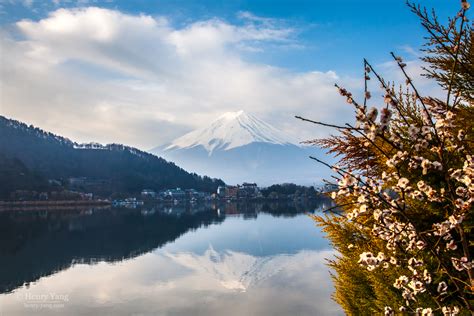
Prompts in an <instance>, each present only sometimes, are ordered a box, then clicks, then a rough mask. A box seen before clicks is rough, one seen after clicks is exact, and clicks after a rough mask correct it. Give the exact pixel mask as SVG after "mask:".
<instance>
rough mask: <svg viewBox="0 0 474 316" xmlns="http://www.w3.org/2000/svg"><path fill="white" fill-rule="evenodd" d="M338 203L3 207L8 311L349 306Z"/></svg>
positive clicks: (0, 244) (233, 311)
mask: <svg viewBox="0 0 474 316" xmlns="http://www.w3.org/2000/svg"><path fill="white" fill-rule="evenodd" d="M327 207H328V205H324V204H322V203H319V204H316V203H313V204H310V205H308V204H294V203H284V204H278V203H273V204H255V203H243V204H236V203H223V204H221V205H185V206H180V205H177V206H154V205H151V206H149V205H145V206H142V207H138V208H135V209H133V208H130V209H127V208H102V209H101V208H87V209H80V210H54V211H53V210H50V211H47V210H45V211H21V212H20V211H14V212H0V267H1V269H0V315H2V316H3V315H25V314H32V315H226V316H230V315H342V314H343V313H342V311H341V309H340V308H339V307H338V306H337V304H336V303H335V302H333V301H332V300H331V293H332V292H333V285H332V283H331V278H330V274H329V269H328V267H327V266H326V258H331V257H333V256H334V251H333V250H332V248H331V246H330V245H329V243H328V241H327V240H326V239H324V237H323V236H324V235H323V233H322V232H321V231H320V229H319V228H318V227H316V226H315V223H314V222H313V220H312V219H311V218H310V217H309V216H308V215H307V213H312V212H319V211H321V210H322V209H324V208H327Z"/></svg>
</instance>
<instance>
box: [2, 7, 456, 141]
mask: <svg viewBox="0 0 474 316" xmlns="http://www.w3.org/2000/svg"><path fill="white" fill-rule="evenodd" d="M417 3H419V4H421V5H422V6H427V7H428V8H429V9H431V8H435V9H436V11H437V14H438V15H439V17H440V19H441V20H442V21H443V20H445V19H446V17H448V16H452V15H454V14H456V12H457V11H458V10H459V7H460V6H459V3H457V2H456V1H446V0H423V1H421V0H420V1H419V2H417ZM425 35H426V34H425V32H424V30H423V29H422V27H421V26H420V24H419V20H418V18H417V17H416V16H415V15H414V14H413V13H411V12H410V10H409V9H408V8H407V6H406V5H405V2H404V1H402V0H387V1H372V0H368V1H362V0H360V1H359V0H340V1H337V2H336V1H318V0H313V1H302V0H295V1H281V0H273V1H270V0H261V1H243V0H234V1H230V0H228V1H224V0H215V1H211V0H204V1H193V0H176V1H170V0H166V1H152V0H135V1H127V0H106V1H93V0H70V1H67V0H52V1H49V0H43V1H35V0H23V1H15V0H0V41H1V42H0V44H1V47H0V48H1V51H0V115H4V116H6V117H9V118H13V119H17V120H20V121H23V122H26V123H28V124H33V125H35V126H39V127H40V128H43V129H45V130H48V131H51V132H54V133H57V134H60V135H62V136H66V137H68V138H71V139H72V140H74V141H77V142H92V141H95V142H101V143H112V142H114V143H124V144H127V145H131V146H136V147H138V148H141V149H144V150H147V149H150V148H152V147H155V146H158V145H161V144H164V143H167V142H170V141H171V140H173V139H174V138H176V137H179V136H181V135H183V134H184V133H186V132H189V131H191V130H193V129H195V128H199V127H204V126H206V125H207V124H209V122H210V121H212V120H213V119H215V118H216V117H218V116H220V115H222V114H223V113H225V112H229V111H239V110H244V111H246V112H249V113H251V114H253V115H255V116H257V117H259V118H261V119H263V120H265V121H267V122H269V123H270V124H272V125H273V126H275V127H276V128H278V129H280V130H282V131H284V132H286V133H288V134H289V135H291V136H292V137H297V138H298V139H300V140H305V139H311V138H315V137H323V136H326V135H328V134H329V133H331V132H332V131H331V130H328V129H327V128H322V127H317V126H311V125H308V124H307V123H306V124H305V123H303V122H300V121H298V120H296V119H295V118H294V116H295V115H302V116H305V117H308V118H311V119H315V120H320V121H325V122H333V123H343V122H348V121H351V120H352V116H353V111H352V109H351V107H350V106H348V105H347V104H346V103H345V100H344V99H343V98H341V97H340V96H339V95H338V93H337V91H336V90H335V88H334V83H338V84H340V85H342V86H344V87H347V88H349V89H350V90H351V91H354V93H357V92H360V89H361V88H362V87H363V76H362V71H363V68H362V61H363V58H367V59H368V60H369V61H370V62H371V63H372V64H373V65H374V66H376V67H377V69H379V71H380V72H381V73H382V74H384V75H385V76H386V78H387V79H389V80H401V79H402V78H401V74H400V73H399V71H397V69H396V67H395V66H394V64H393V62H392V60H391V57H390V55H389V53H390V52H391V51H394V52H396V54H397V55H400V56H403V58H404V60H406V61H407V64H408V67H407V70H408V71H409V72H410V73H411V74H412V75H413V77H414V78H415V82H416V83H417V84H418V85H419V87H420V88H421V90H422V91H427V92H428V91H429V92H432V91H435V92H434V93H436V91H437V90H436V87H435V86H433V84H432V83H431V82H429V81H427V80H426V79H424V78H422V77H420V73H421V69H420V66H421V62H420V61H419V57H420V52H419V49H420V48H421V46H422V44H423V43H424V39H423V36H425ZM401 82H403V80H402V81H401ZM372 84H373V87H374V90H373V95H377V94H382V92H380V93H378V92H379V91H380V90H377V85H376V84H374V83H373V80H372ZM371 102H373V103H374V104H373V105H374V106H377V105H380V103H381V101H380V99H377V98H373V100H372V101H371ZM377 102H378V103H377ZM369 105H371V104H369Z"/></svg>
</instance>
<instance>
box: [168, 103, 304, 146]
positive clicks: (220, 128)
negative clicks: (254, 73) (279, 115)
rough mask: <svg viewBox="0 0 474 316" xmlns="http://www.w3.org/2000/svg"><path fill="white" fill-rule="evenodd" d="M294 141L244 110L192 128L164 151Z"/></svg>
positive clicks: (291, 142) (294, 142) (279, 143)
mask: <svg viewBox="0 0 474 316" xmlns="http://www.w3.org/2000/svg"><path fill="white" fill-rule="evenodd" d="M255 142H262V143H270V144H277V145H288V144H296V143H297V142H296V141H295V140H293V139H291V138H290V137H289V136H287V135H285V134H284V133H282V132H280V131H279V130H277V129H276V128H274V127H273V126H271V125H269V124H267V123H265V122H264V121H262V120H260V119H258V118H256V117H255V116H252V115H250V114H247V113H245V112H244V111H238V112H228V113H225V114H224V115H222V116H220V117H219V118H218V119H216V120H215V121H213V122H212V123H211V124H210V126H208V127H205V128H200V129H197V130H194V131H192V132H190V133H188V134H186V135H184V136H182V137H180V138H178V139H176V140H174V141H173V142H172V143H171V144H170V145H168V146H167V147H166V148H165V150H174V149H183V148H193V147H196V146H203V147H204V148H205V149H206V150H207V151H208V152H209V154H212V152H213V151H214V150H216V149H220V150H229V149H232V148H236V147H241V146H244V145H247V144H250V143H255Z"/></svg>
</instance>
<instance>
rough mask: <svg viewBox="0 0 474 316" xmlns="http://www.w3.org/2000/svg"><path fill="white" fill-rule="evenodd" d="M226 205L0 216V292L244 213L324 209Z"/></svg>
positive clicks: (150, 247) (150, 246)
mask: <svg viewBox="0 0 474 316" xmlns="http://www.w3.org/2000/svg"><path fill="white" fill-rule="evenodd" d="M319 202H320V201H319ZM319 202H318V201H314V203H312V204H308V203H306V204H304V203H265V204H262V203H221V204H213V205H211V204H199V205H189V204H188V205H186V204H185V205H175V206H168V207H163V206H153V205H152V206H145V207H143V208H139V209H105V210H96V211H94V210H90V209H87V210H82V211H67V212H63V211H50V212H47V211H40V212H38V211H35V212H8V213H7V212H5V213H0V266H1V269H0V293H5V292H9V291H12V290H14V289H15V288H17V287H19V286H21V285H23V284H24V283H29V282H34V281H36V280H37V279H39V278H40V277H42V276H47V275H50V274H53V273H55V272H58V271H60V270H63V269H67V268H68V267H70V266H71V265H72V264H74V263H78V262H81V263H87V264H93V263H95V262H97V261H121V260H124V259H127V258H131V257H135V256H138V255H140V254H143V253H146V252H149V251H151V250H153V249H156V248H158V247H161V246H163V245H164V244H166V243H168V242H172V241H174V240H175V239H176V238H178V237H179V236H181V235H183V234H185V233H186V232H187V231H189V230H193V229H197V228H199V227H203V226H208V225H210V224H215V223H221V222H223V221H224V220H225V218H226V216H231V215H233V214H239V215H240V216H242V217H243V218H244V219H252V218H256V217H257V216H258V213H269V214H272V215H273V216H290V217H293V216H296V215H297V214H301V213H304V212H312V211H313V210H314V209H316V208H317V207H318V205H320V203H319Z"/></svg>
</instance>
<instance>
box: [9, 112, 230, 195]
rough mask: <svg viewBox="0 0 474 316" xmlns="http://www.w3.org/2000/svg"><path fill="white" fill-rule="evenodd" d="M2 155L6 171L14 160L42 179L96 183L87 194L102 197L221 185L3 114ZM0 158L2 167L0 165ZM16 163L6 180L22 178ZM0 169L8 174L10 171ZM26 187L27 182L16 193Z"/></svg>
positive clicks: (127, 150) (141, 154) (121, 148)
mask: <svg viewBox="0 0 474 316" xmlns="http://www.w3.org/2000/svg"><path fill="white" fill-rule="evenodd" d="M0 154H1V155H0V166H2V165H3V166H7V167H5V168H10V167H8V166H11V165H12V162H11V161H12V159H17V160H18V161H20V162H21V164H22V165H24V167H26V168H27V169H28V170H30V171H32V172H34V174H35V175H40V176H41V177H42V178H43V180H48V179H58V180H61V182H63V183H67V181H68V179H69V178H75V177H85V178H87V179H88V180H90V181H89V182H91V183H92V182H93V183H96V185H91V187H90V188H88V190H90V191H89V192H93V193H96V194H99V195H102V196H108V195H110V194H113V193H134V194H136V193H139V192H140V191H141V190H143V189H153V190H160V189H167V188H173V187H181V188H183V189H187V188H193V189H197V190H201V191H207V192H215V190H216V189H217V187H218V186H219V185H223V184H224V182H222V181H221V180H220V179H211V178H209V177H207V176H199V175H198V174H196V173H190V172H187V171H186V170H184V169H183V168H181V167H179V166H177V165H176V164H175V163H172V162H168V161H166V160H165V159H163V158H161V157H158V156H156V155H153V154H151V153H148V152H145V151H141V150H139V149H136V148H134V147H130V146H125V145H121V144H108V145H100V144H98V143H89V144H78V143H76V142H73V141H71V140H69V139H67V138H65V137H62V136H58V135H55V134H53V133H49V132H46V131H43V130H42V129H40V128H38V127H34V126H33V125H27V124H25V123H22V122H20V121H17V120H13V119H8V118H6V117H4V116H0ZM1 160H5V163H3V164H2V161H1ZM16 165H17V166H16V167H15V169H16V170H17V171H15V174H13V175H11V174H10V177H13V178H14V179H19V180H21V177H23V176H22V173H25V172H24V171H21V170H22V169H21V168H22V167H21V166H18V164H16ZM10 169H11V168H10ZM0 171H1V172H4V173H6V172H7V171H8V170H5V171H2V170H0ZM20 182H21V181H20ZM23 182H25V181H23ZM97 183H100V185H98V184H97ZM22 186H23V187H25V188H23V187H22ZM27 187H28V186H27V183H26V182H25V183H23V185H19V186H17V187H16V189H18V190H21V189H26V188H27ZM7 189H8V188H7ZM8 194H9V192H7V191H2V192H0V195H1V196H2V197H4V198H5V197H7V196H8Z"/></svg>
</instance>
